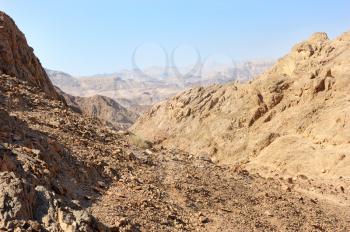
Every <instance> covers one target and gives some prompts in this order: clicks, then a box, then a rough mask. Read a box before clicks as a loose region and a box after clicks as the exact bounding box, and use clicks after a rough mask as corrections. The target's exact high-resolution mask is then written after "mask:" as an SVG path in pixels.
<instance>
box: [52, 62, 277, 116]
mask: <svg viewBox="0 0 350 232" xmlns="http://www.w3.org/2000/svg"><path fill="white" fill-rule="evenodd" d="M272 64H273V63H272V62H271V61H250V62H244V63H242V64H240V65H237V66H232V67H231V66H215V67H210V68H207V69H203V73H201V74H198V73H195V74H193V75H191V76H190V77H177V75H176V74H175V73H174V72H169V73H168V74H167V75H160V73H162V71H163V69H162V68H158V69H157V68H154V69H152V70H151V71H149V70H145V73H147V74H148V75H146V74H144V73H140V72H139V71H135V70H125V71H121V72H119V73H113V74H103V75H95V76H89V77H81V78H76V77H73V76H71V75H69V74H67V73H63V72H59V71H53V70H46V71H47V73H48V75H49V77H50V79H51V81H52V82H53V83H54V85H55V86H57V87H59V88H60V89H62V90H63V91H64V92H66V93H68V94H70V95H74V96H81V97H91V96H94V95H102V96H107V97H109V98H112V99H113V100H115V101H117V102H118V103H119V104H121V105H123V106H124V107H126V108H128V109H131V110H134V111H136V112H139V113H143V112H144V111H145V110H147V109H149V108H150V106H152V105H153V104H155V103H158V102H160V101H162V100H165V99H167V98H169V97H171V96H174V95H176V94H177V93H179V92H181V91H183V90H184V89H188V88H190V87H193V86H200V85H208V84H210V83H227V82H229V81H232V80H239V81H246V80H249V79H252V78H253V77H255V76H256V75H258V74H260V73H262V72H263V71H265V70H267V69H268V68H270V67H271V66H272Z"/></svg>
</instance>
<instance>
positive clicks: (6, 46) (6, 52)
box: [0, 11, 60, 99]
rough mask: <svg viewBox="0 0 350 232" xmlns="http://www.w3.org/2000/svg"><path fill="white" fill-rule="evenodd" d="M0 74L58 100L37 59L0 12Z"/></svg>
mask: <svg viewBox="0 0 350 232" xmlns="http://www.w3.org/2000/svg"><path fill="white" fill-rule="evenodd" d="M0 60H1V62H0V74H8V75H13V76H16V77H18V78H20V79H22V80H26V81H28V82H29V83H30V84H32V85H35V86H38V87H40V88H41V89H42V90H44V91H45V93H46V94H47V95H48V96H50V97H53V98H56V99H59V98H60V97H59V95H58V94H57V93H56V91H55V89H54V87H53V85H52V84H51V81H50V80H49V78H48V76H47V74H46V72H45V70H44V69H43V68H42V67H41V64H40V61H39V59H38V58H37V57H36V56H35V55H34V53H33V48H31V47H29V46H28V44H27V40H26V38H25V36H24V35H23V33H22V32H21V31H20V30H19V29H18V28H17V26H16V24H15V23H14V21H13V20H12V19H11V18H10V17H9V16H7V15H6V14H5V13H4V12H2V11H0Z"/></svg>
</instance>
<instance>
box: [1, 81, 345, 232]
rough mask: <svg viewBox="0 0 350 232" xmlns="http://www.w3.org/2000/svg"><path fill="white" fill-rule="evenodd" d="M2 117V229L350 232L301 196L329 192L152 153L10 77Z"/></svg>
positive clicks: (341, 212)
mask: <svg viewBox="0 0 350 232" xmlns="http://www.w3.org/2000/svg"><path fill="white" fill-rule="evenodd" d="M0 115H1V117H0V190H1V191H0V209H1V210H0V230H1V231H23V232H24V231H33V232H34V231H91V232H92V231H227V230H230V229H232V230H233V231H254V230H258V231H348V230H349V226H350V222H349V221H348V219H349V218H350V214H349V213H350V212H349V210H348V208H347V207H344V206H342V205H337V204H334V203H333V204H330V202H328V201H325V200H324V199H322V198H320V197H316V196H309V195H306V194H303V193H300V192H298V191H297V189H299V188H303V189H304V188H306V187H307V188H315V189H318V188H320V189H321V188H322V189H323V188H327V189H331V186H328V185H327V186H324V185H322V186H319V185H317V183H316V182H314V181H312V180H304V179H297V180H289V179H280V180H272V179H265V178H262V177H260V176H259V175H251V174H249V172H247V171H246V170H243V169H240V170H238V169H233V168H230V167H221V166H218V165H215V164H213V163H212V162H211V161H210V159H208V158H207V157H205V156H201V157H199V156H192V155H190V154H188V153H185V152H181V151H179V150H167V149H163V148H156V147H152V146H151V144H150V143H147V142H145V141H142V140H141V139H140V138H139V137H137V136H135V135H133V134H130V133H128V132H125V131H114V130H111V129H109V128H106V127H104V126H103V125H102V124H101V123H100V122H99V121H97V120H94V119H91V118H85V117H83V116H82V115H81V114H78V113H76V112H74V111H71V110H70V108H68V107H67V106H66V105H64V104H63V103H62V102H61V101H57V100H52V99H49V98H48V97H47V95H46V94H44V93H43V92H41V91H40V89H39V88H37V87H33V86H31V85H30V84H29V83H28V82H23V81H22V80H20V79H18V78H15V77H10V76H8V75H1V76H0ZM346 191H347V190H346ZM337 194H338V195H337V196H338V198H339V199H344V200H345V199H347V196H348V195H347V192H346V193H343V192H338V193H337ZM276 221H278V223H276Z"/></svg>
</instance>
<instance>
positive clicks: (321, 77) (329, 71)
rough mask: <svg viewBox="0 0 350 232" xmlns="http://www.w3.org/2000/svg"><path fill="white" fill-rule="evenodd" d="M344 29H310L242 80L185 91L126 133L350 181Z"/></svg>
mask: <svg viewBox="0 0 350 232" xmlns="http://www.w3.org/2000/svg"><path fill="white" fill-rule="evenodd" d="M349 58H350V33H349V32H347V33H345V34H343V35H342V36H340V37H338V38H336V39H335V40H329V39H328V37H327V35H326V34H325V33H316V34H314V35H313V36H312V37H311V38H310V39H309V40H307V41H304V42H302V43H300V44H298V45H296V46H295V47H294V48H293V49H292V51H291V53H290V54H289V55H287V56H285V57H284V58H282V59H281V60H279V61H278V62H277V64H276V65H275V66H274V67H273V68H272V69H271V70H270V71H268V72H266V73H265V74H263V75H262V76H261V77H260V78H258V79H257V80H254V81H252V82H251V83H249V84H239V83H230V84H227V85H213V86H210V87H208V88H195V89H191V90H188V91H186V92H184V93H181V94H179V95H178V96H176V97H174V98H172V99H171V100H169V101H167V102H165V103H161V104H159V105H156V106H154V107H153V109H152V110H150V111H149V112H148V113H147V114H145V115H144V116H143V117H142V118H140V119H139V120H138V122H137V123H136V124H135V125H134V127H133V131H134V132H135V133H137V134H138V135H140V136H142V137H144V138H146V139H149V140H152V141H155V142H159V143H161V144H162V145H166V146H167V147H177V148H181V149H183V150H186V151H189V152H191V153H194V154H201V153H204V154H205V153H206V154H207V155H209V156H210V157H212V159H213V160H215V161H219V162H221V163H230V164H235V165H236V166H237V167H239V166H244V167H246V168H249V169H250V170H254V171H257V172H260V173H263V174H265V175H271V176H274V175H286V176H297V175H305V176H307V177H309V178H316V179H322V180H325V179H329V180H337V181H338V180H339V178H343V179H346V180H349V179H350V169H349V167H350V153H349V151H350V123H349V119H350V118H349V115H350V104H349V103H350V96H349V90H350V89H349V84H350V79H349V77H350V66H349V62H350V61H349V60H350V59H349Z"/></svg>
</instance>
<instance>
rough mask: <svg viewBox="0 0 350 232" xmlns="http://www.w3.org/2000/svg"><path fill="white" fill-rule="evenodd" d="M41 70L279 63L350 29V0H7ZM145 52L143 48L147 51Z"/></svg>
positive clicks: (5, 6)
mask: <svg viewBox="0 0 350 232" xmlns="http://www.w3.org/2000/svg"><path fill="white" fill-rule="evenodd" d="M0 9H1V10H3V11H5V12H6V13H7V14H9V15H10V16H11V17H12V18H13V19H14V20H15V21H16V23H17V25H18V26H19V27H20V29H21V30H22V31H23V32H24V33H25V34H26V36H27V39H28V42H29V43H30V45H31V46H32V47H33V48H34V50H35V53H36V55H37V56H38V57H39V58H40V60H41V62H42V64H43V65H44V66H45V67H47V68H51V69H56V70H62V71H66V72H68V73H72V74H74V75H90V74H95V73H109V72H114V71H117V70H120V69H124V68H127V69H128V68H131V67H132V65H131V64H132V54H133V52H134V51H135V48H137V47H138V46H139V50H137V53H136V54H137V56H136V57H137V58H136V60H137V62H138V63H140V65H141V66H142V65H143V66H145V67H146V66H152V65H154V66H156V65H163V64H164V63H165V61H164V60H165V58H164V54H163V48H164V49H165V50H166V51H167V53H168V54H171V52H172V50H173V49H174V48H176V47H178V46H180V49H178V50H177V51H178V52H176V56H175V60H176V63H177V64H181V65H186V64H191V63H193V62H194V61H195V60H196V55H195V54H196V53H195V48H196V49H198V50H199V52H200V54H201V56H202V58H205V57H207V56H209V55H223V56H227V57H231V58H232V59H235V60H247V59H255V58H278V57H280V56H282V55H284V54H286V53H287V52H288V51H289V50H290V48H291V47H292V46H293V45H294V44H295V43H297V42H299V41H300V40H303V39H306V38H308V37H309V36H310V35H311V34H312V33H313V32H317V31H324V32H327V33H328V34H329V36H330V37H332V38H333V37H335V36H337V35H339V34H341V33H342V32H344V31H347V30H350V13H349V10H350V1H348V0H333V1H329V0H328V1H326V0H323V1H322V0H318V1H316V0H309V1H305V0H289V1H277V0H266V1H262V0H244V1H243V0H241V1H234V0H221V1H220V0H216V1H214V0H212V1H205V0H198V1H197V0H173V1H166V0H148V1H146V0H144V1H142V0H139V1H136V0H128V1H117V0H114V1H112V0H101V1H89V0H84V1H83V0H74V1H73V0H59V1H43V0H30V1H28V0H0ZM140 45H141V46H140Z"/></svg>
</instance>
